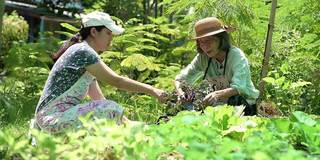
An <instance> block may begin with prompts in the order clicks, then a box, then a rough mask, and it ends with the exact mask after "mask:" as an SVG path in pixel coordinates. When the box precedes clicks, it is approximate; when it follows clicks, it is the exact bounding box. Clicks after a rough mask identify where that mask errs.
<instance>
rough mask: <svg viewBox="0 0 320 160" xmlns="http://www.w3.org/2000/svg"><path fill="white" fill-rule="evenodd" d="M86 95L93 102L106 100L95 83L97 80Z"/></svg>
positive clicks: (95, 81)
mask: <svg viewBox="0 0 320 160" xmlns="http://www.w3.org/2000/svg"><path fill="white" fill-rule="evenodd" d="M88 95H89V96H90V97H91V99H93V100H105V99H106V98H105V97H104V95H103V94H102V91H101V89H100V86H99V84H98V82H97V80H94V81H93V82H92V83H91V84H90V86H89V90H88Z"/></svg>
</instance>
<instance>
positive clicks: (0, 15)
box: [0, 0, 5, 56]
mask: <svg viewBox="0 0 320 160" xmlns="http://www.w3.org/2000/svg"><path fill="white" fill-rule="evenodd" d="M4 6H5V1H4V0H0V50H1V49H2V24H3V14H4ZM1 53H2V52H1ZM0 56H1V54H0Z"/></svg>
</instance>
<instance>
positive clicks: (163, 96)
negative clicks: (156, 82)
mask: <svg viewBox="0 0 320 160" xmlns="http://www.w3.org/2000/svg"><path fill="white" fill-rule="evenodd" d="M153 93H154V94H153V95H154V96H155V97H156V98H157V99H158V100H159V102H161V103H164V102H166V101H167V99H168V95H167V93H166V92H165V91H164V90H161V89H157V88H154V89H153Z"/></svg>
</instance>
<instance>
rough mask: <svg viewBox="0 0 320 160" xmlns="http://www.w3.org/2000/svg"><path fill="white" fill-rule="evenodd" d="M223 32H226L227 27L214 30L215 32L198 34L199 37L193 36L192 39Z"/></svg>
mask: <svg viewBox="0 0 320 160" xmlns="http://www.w3.org/2000/svg"><path fill="white" fill-rule="evenodd" d="M222 32H226V30H225V29H219V30H217V31H214V32H210V33H207V34H203V35H200V36H197V37H193V38H192V40H196V39H199V38H203V37H208V36H213V35H216V34H218V33H222Z"/></svg>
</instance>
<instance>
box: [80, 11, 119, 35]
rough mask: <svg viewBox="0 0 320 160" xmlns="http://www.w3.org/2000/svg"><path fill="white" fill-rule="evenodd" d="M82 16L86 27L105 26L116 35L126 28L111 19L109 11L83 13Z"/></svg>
mask: <svg viewBox="0 0 320 160" xmlns="http://www.w3.org/2000/svg"><path fill="white" fill-rule="evenodd" d="M81 18H82V19H81V21H82V25H83V27H84V28H86V27H94V26H105V27H107V28H108V29H109V30H110V31H111V32H112V33H113V34H115V35H119V34H121V33H123V32H124V29H123V28H122V27H120V26H118V25H116V23H115V22H114V21H113V20H112V19H111V17H110V15H109V14H107V13H103V12H99V11H94V12H91V13H89V14H86V15H83V16H82V17H81Z"/></svg>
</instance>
